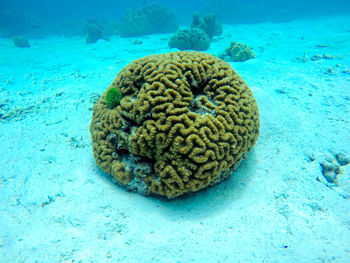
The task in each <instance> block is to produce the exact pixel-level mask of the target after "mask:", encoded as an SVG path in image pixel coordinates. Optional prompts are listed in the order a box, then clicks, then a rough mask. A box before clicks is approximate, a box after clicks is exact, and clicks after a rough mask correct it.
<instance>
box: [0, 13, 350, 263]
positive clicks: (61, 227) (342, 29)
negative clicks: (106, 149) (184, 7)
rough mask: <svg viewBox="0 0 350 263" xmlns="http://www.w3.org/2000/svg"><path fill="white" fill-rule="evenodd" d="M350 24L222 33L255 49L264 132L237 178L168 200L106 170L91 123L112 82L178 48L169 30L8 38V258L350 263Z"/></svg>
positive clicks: (1, 215)
mask: <svg viewBox="0 0 350 263" xmlns="http://www.w3.org/2000/svg"><path fill="white" fill-rule="evenodd" d="M349 21H350V17H349V16H336V17H327V18H322V19H321V18H319V19H312V20H300V21H294V22H289V23H280V24H272V23H263V24H255V25H236V26H227V25H226V26H224V33H223V35H222V36H221V37H218V38H216V39H214V40H215V41H214V42H213V43H212V45H211V47H210V49H209V50H208V53H211V54H214V55H218V54H219V53H220V52H222V51H223V50H224V49H225V48H226V47H227V46H229V44H230V42H231V41H232V40H234V41H237V42H242V43H246V44H247V45H248V46H250V47H251V48H252V49H253V51H254V52H255V55H256V58H255V59H252V60H248V61H246V62H244V63H231V65H232V67H234V68H235V69H236V71H237V72H238V73H239V74H240V75H241V76H242V77H243V79H244V80H245V81H246V82H247V83H248V85H249V87H250V88H251V90H252V91H253V93H254V96H255V97H256V99H257V101H258V105H259V110H260V115H261V135H260V137H259V139H258V142H257V144H256V145H255V147H254V148H253V150H252V151H251V152H250V153H249V155H248V158H247V159H246V160H244V161H243V162H242V163H241V165H240V166H239V168H238V169H237V170H236V171H235V172H234V173H233V174H232V176H231V177H230V178H229V179H228V180H226V181H224V182H222V183H221V184H219V185H217V186H214V187H211V188H209V189H207V190H206V191H201V192H199V193H197V194H193V195H190V196H187V197H185V198H180V199H176V200H171V201H167V200H164V199H159V198H154V197H144V196H141V195H139V194H137V193H133V192H128V191H126V190H125V189H124V188H122V187H119V186H118V185H116V184H115V183H114V182H113V181H112V180H111V178H110V176H108V175H106V174H104V173H103V172H101V171H100V170H99V169H98V167H97V166H96V164H95V162H94V159H93V157H92V151H91V141H90V134H89V129H88V127H89V124H90V120H91V113H92V106H93V103H94V101H95V100H96V97H97V96H98V95H100V94H101V93H102V92H103V91H104V90H105V89H106V88H107V86H108V85H109V84H110V83H111V82H112V80H113V79H114V77H115V75H116V74H117V73H118V72H119V71H120V70H121V69H122V68H123V67H124V66H125V65H127V64H128V63H129V62H131V61H132V60H134V59H136V58H139V57H143V56H145V55H150V54H158V53H164V52H170V51H175V50H170V49H169V48H168V47H167V39H168V38H169V36H170V35H152V36H145V37H139V38H137V39H138V40H141V41H142V44H139V45H136V44H135V42H134V41H135V38H119V37H117V36H115V37H112V38H111V41H110V42H105V41H99V42H97V43H96V44H90V45H86V44H85V40H84V38H83V37H73V38H65V37H60V36H52V37H48V38H46V39H33V40H30V43H31V47H30V48H27V49H19V48H16V47H14V46H13V43H12V41H11V40H9V39H0V154H1V158H0V167H1V170H0V262H10V263H12V262H16V263H17V262H25V263H30V262H45V263H51V262H75V263H76V262H84V263H85V262H128V263H133V262H160V263H163V262H170V263H172V262H181V263H183V262H184V263H187V262H201V263H202V262H221V263H223V262H350V247H349V244H350V165H349V159H350V158H349V154H350V132H349V131H350V124H349V120H350V114H349V111H350V103H349V100H350V23H349ZM136 43H137V42H136ZM315 55H320V57H321V58H319V57H315Z"/></svg>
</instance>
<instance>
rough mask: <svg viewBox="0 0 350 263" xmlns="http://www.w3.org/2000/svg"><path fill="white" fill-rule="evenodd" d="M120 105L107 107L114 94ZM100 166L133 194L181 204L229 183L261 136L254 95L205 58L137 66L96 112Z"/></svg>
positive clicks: (180, 56) (176, 55)
mask: <svg viewBox="0 0 350 263" xmlns="http://www.w3.org/2000/svg"><path fill="white" fill-rule="evenodd" d="M111 88H116V89H118V90H120V92H121V94H122V99H121V101H120V105H117V106H116V107H114V108H110V107H108V106H107V105H106V94H107V92H108V90H109V89H111ZM90 132H91V138H92V146H93V154H94V158H95V160H96V163H97V165H98V166H99V167H100V168H101V169H103V170H104V171H105V172H107V173H109V174H111V175H112V176H113V177H114V178H115V179H116V181H117V182H118V183H119V184H121V185H123V186H125V187H127V188H128V189H131V190H134V191H138V192H140V193H142V194H145V195H147V194H156V195H161V196H166V197H168V198H174V197H177V196H180V195H183V194H186V193H190V192H195V191H198V190H200V189H203V188H205V187H207V186H209V185H211V184H214V183H217V182H220V181H222V180H223V179H224V178H226V177H228V176H229V175H230V173H231V172H232V171H233V170H234V169H235V168H236V166H237V164H238V163H239V161H240V160H241V159H242V158H244V157H245V155H246V153H247V152H248V151H249V150H250V149H251V148H252V146H253V145H254V144H255V142H256V140H257V138H258V136H259V112H258V107H257V104H256V101H255V99H254V97H253V94H252V92H251V91H250V89H249V88H248V86H247V85H246V83H245V82H244V81H243V79H242V78H241V77H240V76H239V75H238V74H237V73H236V72H235V71H234V70H233V69H232V68H231V67H230V65H229V64H228V63H226V62H224V61H222V60H220V59H218V58H216V57H214V56H212V55H209V54H206V53H201V52H186V51H184V52H173V53H168V54H161V55H152V56H147V57H143V58H140V59H137V60H135V61H133V62H131V63H130V64H129V65H127V66H126V67H125V68H124V69H122V71H121V72H119V73H118V75H117V76H116V78H115V79H114V81H113V82H112V84H111V85H110V86H109V88H108V89H107V91H106V92H105V93H104V94H103V95H102V96H101V98H100V99H99V101H98V102H97V103H96V105H95V106H94V110H93V116H92V122H91V125H90Z"/></svg>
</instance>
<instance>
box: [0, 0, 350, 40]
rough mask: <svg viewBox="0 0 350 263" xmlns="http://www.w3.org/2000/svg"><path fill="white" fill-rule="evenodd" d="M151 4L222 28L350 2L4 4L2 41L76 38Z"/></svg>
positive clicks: (345, 8) (38, 0) (349, 7)
mask: <svg viewBox="0 0 350 263" xmlns="http://www.w3.org/2000/svg"><path fill="white" fill-rule="evenodd" d="M151 2H152V3H153V2H154V3H158V4H161V5H164V6H167V7H169V8H171V9H172V10H173V11H174V12H175V14H176V16H177V19H178V22H179V24H181V25H185V24H188V23H189V22H190V21H191V17H192V14H193V12H199V13H201V14H206V13H215V14H216V15H217V18H218V20H219V21H220V22H222V23H257V22H267V21H272V22H280V21H290V20H293V19H298V18H302V17H315V16H316V17H317V16H321V15H332V14H339V13H349V12H350V4H349V1H348V0H334V1H329V0H319V1H316V0H315V1H313V0H296V1H289V0H264V1H260V0H206V1H200V0H192V1H188V0H160V1H147V0H130V1H113V0H100V1H95V0H86V1H84V0H81V1H79V0H52V1H47V0H33V1H29V0H24V1H23V0H1V1H0V36H4V37H12V36H14V35H26V36H28V37H32V36H34V37H43V36H46V35H49V34H66V35H78V34H82V33H83V30H82V29H81V28H82V27H83V26H84V20H86V19H95V20H97V21H99V22H101V23H106V22H107V21H117V22H118V21H121V20H122V18H123V15H124V14H125V12H126V10H127V9H129V8H140V7H142V6H143V5H145V4H146V3H151Z"/></svg>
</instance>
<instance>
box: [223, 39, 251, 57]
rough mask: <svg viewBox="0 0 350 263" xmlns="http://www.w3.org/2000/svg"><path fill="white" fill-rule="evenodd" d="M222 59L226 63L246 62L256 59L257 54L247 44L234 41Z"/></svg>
mask: <svg viewBox="0 0 350 263" xmlns="http://www.w3.org/2000/svg"><path fill="white" fill-rule="evenodd" d="M220 57H221V58H222V59H224V60H225V61H233V62H244V61H246V60H248V59H251V58H255V54H254V53H253V51H252V50H251V49H250V48H249V47H248V46H247V45H246V44H243V43H237V42H235V41H232V42H231V44H230V46H229V47H228V48H226V50H225V53H224V54H222V55H221V56H220Z"/></svg>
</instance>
